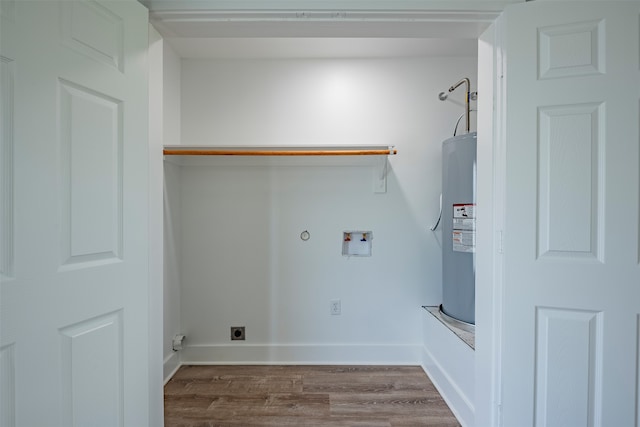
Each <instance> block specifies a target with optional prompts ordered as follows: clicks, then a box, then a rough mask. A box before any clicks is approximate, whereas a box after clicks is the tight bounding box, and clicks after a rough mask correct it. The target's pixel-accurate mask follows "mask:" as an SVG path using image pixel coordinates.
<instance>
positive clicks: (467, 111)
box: [438, 77, 477, 133]
mask: <svg viewBox="0 0 640 427" xmlns="http://www.w3.org/2000/svg"><path fill="white" fill-rule="evenodd" d="M463 83H464V84H465V85H466V89H467V91H466V93H465V96H464V106H465V116H466V129H467V133H469V132H471V107H470V105H469V101H470V99H471V97H472V94H471V82H470V81H469V79H468V78H466V77H465V78H463V79H461V80H460V81H459V82H457V83H456V84H454V85H453V86H451V87H450V88H449V90H448V92H440V93H439V94H438V99H440V101H444V100H445V99H447V97H448V96H449V93H451V92H453V91H454V90H456V89H457V88H458V87H460V86H461V85H462V84H463ZM474 95H476V96H477V93H475V92H474Z"/></svg>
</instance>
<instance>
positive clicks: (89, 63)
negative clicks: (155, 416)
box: [0, 0, 149, 427]
mask: <svg viewBox="0 0 640 427" xmlns="http://www.w3.org/2000/svg"><path fill="white" fill-rule="evenodd" d="M1 3H2V9H1V10H0V12H1V13H2V45H1V51H0V55H2V62H1V65H2V79H1V82H2V108H3V111H2V112H3V114H2V126H3V131H2V133H1V135H2V154H3V158H2V179H3V182H2V184H3V185H2V186H1V188H2V204H1V205H0V206H1V208H2V213H1V214H2V216H1V219H2V224H1V226H2V238H3V245H2V249H3V254H2V257H1V259H2V275H3V277H2V285H1V292H2V293H1V300H0V302H1V315H2V319H1V321H2V329H1V342H0V375H1V377H0V393H1V400H0V424H1V425H2V427H5V426H27V427H34V426H125V425H126V426H132V427H133V426H135V427H138V426H146V425H148V417H149V397H148V395H149V388H148V384H149V373H148V369H147V366H148V364H147V362H148V357H149V354H148V326H149V322H148V307H147V306H148V293H149V291H148V259H147V258H148V243H147V242H148V233H147V224H148V210H147V209H148V207H147V204H148V200H147V194H148V190H147V184H148V176H147V170H148V169H147V161H148V146H147V132H148V125H147V104H148V97H147V93H148V92H147V64H146V51H147V29H148V27H147V11H146V9H145V8H144V7H143V6H141V5H140V4H139V3H138V2H136V1H133V0H130V1H93V0H92V1H85V0H82V1H51V0H49V1H4V0H3V1H2V2H1Z"/></svg>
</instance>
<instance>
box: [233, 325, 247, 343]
mask: <svg viewBox="0 0 640 427" xmlns="http://www.w3.org/2000/svg"><path fill="white" fill-rule="evenodd" d="M244 339H245V335H244V326H232V327H231V341H244Z"/></svg>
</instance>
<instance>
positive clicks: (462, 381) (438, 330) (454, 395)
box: [422, 312, 475, 427]
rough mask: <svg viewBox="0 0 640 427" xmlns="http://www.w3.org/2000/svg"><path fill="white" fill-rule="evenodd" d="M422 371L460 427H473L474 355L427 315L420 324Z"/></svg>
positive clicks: (434, 319)
mask: <svg viewBox="0 0 640 427" xmlns="http://www.w3.org/2000/svg"><path fill="white" fill-rule="evenodd" d="M423 326H424V335H425V346H424V348H423V353H422V368H423V369H424V371H425V372H426V373H427V375H428V376H429V378H430V379H431V382H433V384H434V385H435V386H436V388H437V389H438V392H440V394H441V395H442V397H443V399H444V400H445V402H447V405H449V408H450V409H451V412H453V414H454V415H455V416H456V418H457V419H458V421H459V422H460V424H462V426H463V427H472V426H474V425H475V409H474V403H473V402H474V395H475V354H474V351H473V350H472V349H471V348H470V347H469V346H468V345H467V344H465V343H464V342H463V341H462V340H460V339H459V338H458V337H457V336H455V335H454V334H453V332H451V331H450V330H449V329H447V328H446V327H445V326H444V325H442V323H440V321H439V320H437V319H436V318H435V317H433V316H432V315H431V314H430V313H426V312H425V317H424V321H423Z"/></svg>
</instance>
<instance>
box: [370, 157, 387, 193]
mask: <svg viewBox="0 0 640 427" xmlns="http://www.w3.org/2000/svg"><path fill="white" fill-rule="evenodd" d="M388 171H389V156H379V157H378V158H377V159H376V164H375V165H374V167H373V192H374V193H386V192H387V174H388Z"/></svg>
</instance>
